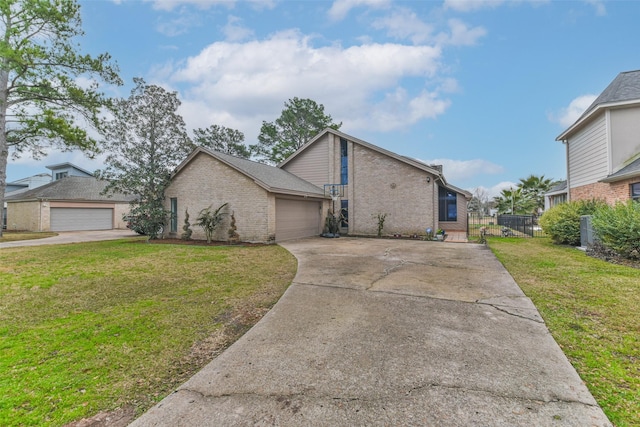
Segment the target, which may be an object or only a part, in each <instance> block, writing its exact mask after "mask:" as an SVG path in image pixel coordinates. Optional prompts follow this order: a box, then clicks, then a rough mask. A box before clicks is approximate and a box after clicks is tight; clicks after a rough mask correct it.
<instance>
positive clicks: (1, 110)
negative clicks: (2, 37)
mask: <svg viewBox="0 0 640 427" xmlns="http://www.w3.org/2000/svg"><path fill="white" fill-rule="evenodd" d="M3 62H5V61H3ZM8 84H9V71H8V70H6V68H5V67H2V66H0V237H2V226H3V225H4V192H5V190H6V189H7V160H8V158H9V145H8V143H7V86H8Z"/></svg>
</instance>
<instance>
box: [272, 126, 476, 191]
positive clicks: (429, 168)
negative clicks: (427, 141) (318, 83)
mask: <svg viewBox="0 0 640 427" xmlns="http://www.w3.org/2000/svg"><path fill="white" fill-rule="evenodd" d="M328 133H332V134H334V135H336V136H338V137H341V138H345V139H348V140H349V141H351V142H353V143H356V144H359V145H362V146H363V147H367V148H368V149H370V150H373V151H376V152H378V153H380V154H383V155H385V156H388V157H391V158H393V159H396V160H398V161H400V162H402V163H406V164H408V165H410V166H413V167H415V168H418V169H421V170H423V171H425V172H428V173H430V174H432V175H434V176H435V179H436V180H439V181H440V182H441V183H442V185H443V186H444V187H446V188H448V189H450V190H453V191H454V192H456V193H460V194H463V195H464V196H465V197H467V198H469V199H470V198H471V197H472V194H471V193H470V192H468V191H466V190H462V189H461V188H458V187H455V186H453V185H450V184H448V183H447V181H446V179H445V177H444V175H443V173H442V170H441V169H442V168H441V166H434V165H428V164H426V163H424V162H422V161H420V160H417V159H414V158H411V157H407V156H401V155H399V154H396V153H394V152H392V151H389V150H385V149H384V148H382V147H378V146H377V145H373V144H371V143H369V142H366V141H363V140H361V139H358V138H356V137H354V136H351V135H347V134H346V133H343V132H340V131H338V130H335V129H332V128H325V129H324V130H323V131H322V132H320V133H319V134H317V135H316V136H314V137H313V138H311V139H310V140H309V141H308V142H307V143H306V144H304V145H303V146H302V147H300V148H298V150H296V152H295V153H293V154H292V155H290V156H289V157H287V158H286V159H285V160H284V161H283V162H281V163H280V164H279V165H278V168H282V167H284V166H285V165H286V164H287V163H289V162H290V161H291V160H293V159H294V158H296V157H297V156H298V155H300V153H302V152H303V151H305V150H306V149H307V148H308V147H310V146H311V145H313V144H314V143H315V142H316V141H318V140H320V139H321V138H322V137H323V136H324V135H326V134H328Z"/></svg>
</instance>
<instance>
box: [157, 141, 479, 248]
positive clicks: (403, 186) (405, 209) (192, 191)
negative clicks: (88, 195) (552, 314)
mask: <svg viewBox="0 0 640 427" xmlns="http://www.w3.org/2000/svg"><path fill="white" fill-rule="evenodd" d="M332 189H333V190H336V191H335V192H334V194H333V196H334V197H333V198H332V197H331V195H332V194H331V190H332ZM165 195H166V200H167V201H166V203H167V208H168V209H170V210H171V211H172V212H173V214H174V215H173V218H174V219H173V220H172V223H171V225H170V227H166V228H165V235H167V236H171V237H178V236H180V234H181V233H182V226H183V223H184V218H185V209H188V211H189V215H190V222H191V224H193V223H195V218H196V217H197V215H198V213H199V212H200V210H201V209H203V208H206V207H208V206H212V208H213V209H216V208H217V207H218V206H220V205H222V204H223V203H228V205H227V207H226V209H225V211H224V212H225V213H226V214H227V215H225V218H224V220H223V224H222V226H220V227H219V228H218V230H217V233H218V234H217V236H216V237H215V238H216V239H219V240H227V236H228V231H229V227H230V220H231V213H233V214H234V217H235V221H236V223H235V225H236V228H237V233H238V234H239V235H240V240H242V241H255V242H272V241H283V240H288V239H294V238H301V237H309V236H317V235H319V234H321V233H322V230H323V228H324V223H325V218H326V216H327V212H328V211H329V210H330V209H331V210H333V209H334V208H335V210H336V211H338V210H339V209H340V210H342V211H343V212H344V221H343V222H342V223H341V231H342V232H343V233H349V234H352V235H375V234H376V232H377V224H378V220H377V215H378V214H386V219H385V223H384V233H385V234H394V233H398V234H403V235H407V234H421V235H424V234H425V229H426V228H427V227H430V228H432V229H433V230H436V229H438V228H442V229H444V230H446V231H466V229H467V209H466V206H467V201H468V200H470V199H471V194H470V193H469V192H467V191H464V190H461V189H459V188H457V187H454V186H452V185H451V184H449V183H447V181H446V180H445V178H444V176H443V174H442V168H441V167H439V166H430V165H427V164H425V163H422V162H420V161H418V160H415V159H411V158H409V157H404V156H400V155H398V154H395V153H392V152H390V151H387V150H384V149H382V148H380V147H377V146H375V145H373V144H370V143H367V142H365V141H362V140H359V139H357V138H354V137H352V136H349V135H347V134H344V133H342V132H339V131H336V130H333V129H325V130H324V131H322V132H321V133H320V134H319V135H317V136H316V137H315V138H313V139H312V140H310V141H309V142H308V143H307V144H305V145H304V146H303V147H301V148H300V149H299V150H298V151H296V152H295V153H294V154H293V155H291V156H290V157H289V158H288V159H287V160H285V161H284V162H283V163H281V164H280V165H278V166H277V167H274V166H268V165H264V164H261V163H257V162H253V161H251V160H246V159H240V158H237V157H233V156H229V155H226V154H222V153H218V152H215V151H211V150H208V149H205V148H201V147H200V148H197V149H195V150H194V151H193V152H192V153H191V154H190V155H189V157H188V158H187V159H186V160H185V161H183V162H182V163H181V164H180V166H178V168H177V169H176V171H175V172H174V174H173V177H172V180H171V184H170V185H169V187H168V188H167V190H166V192H165ZM191 228H192V230H193V232H194V234H193V237H194V238H197V239H198V238H199V239H202V238H204V234H203V232H202V230H200V229H199V227H196V226H193V225H192V227H191Z"/></svg>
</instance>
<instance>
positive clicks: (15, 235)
mask: <svg viewBox="0 0 640 427" xmlns="http://www.w3.org/2000/svg"><path fill="white" fill-rule="evenodd" d="M57 235H58V233H53V232H50V231H42V232H40V231H7V230H3V231H2V237H0V243H1V242H15V241H17V240H35V239H44V238H45V237H53V236H57Z"/></svg>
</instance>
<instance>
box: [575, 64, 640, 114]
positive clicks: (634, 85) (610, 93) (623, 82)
mask: <svg viewBox="0 0 640 427" xmlns="http://www.w3.org/2000/svg"><path fill="white" fill-rule="evenodd" d="M634 99H637V100H640V70H636V71H625V72H623V73H620V74H618V75H617V77H616V78H615V79H613V81H612V82H611V83H609V86H607V87H606V89H605V90H604V91H603V92H602V93H601V94H600V96H598V97H597V98H596V100H595V101H593V103H592V104H591V105H590V106H589V108H587V110H586V111H585V112H584V113H583V114H582V115H583V116H585V115H587V114H589V113H590V112H591V110H593V109H595V108H596V107H597V106H598V105H601V104H609V103H612V102H623V101H631V100H634Z"/></svg>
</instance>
